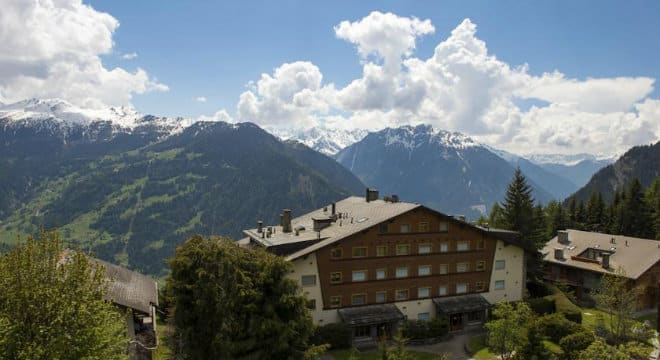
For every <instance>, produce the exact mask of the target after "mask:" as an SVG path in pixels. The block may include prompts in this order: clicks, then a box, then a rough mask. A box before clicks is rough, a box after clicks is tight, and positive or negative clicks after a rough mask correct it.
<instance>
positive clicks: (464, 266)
mask: <svg viewBox="0 0 660 360" xmlns="http://www.w3.org/2000/svg"><path fill="white" fill-rule="evenodd" d="M468 271H470V263H458V264H456V272H459V273H464V272H468Z"/></svg>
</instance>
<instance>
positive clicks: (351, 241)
mask: <svg viewBox="0 0 660 360" xmlns="http://www.w3.org/2000/svg"><path fill="white" fill-rule="evenodd" d="M406 228H407V230H408V232H402V230H404V231H405V230H406ZM465 242H467V249H465V250H464V249H459V248H458V247H459V244H461V245H463V246H464V244H465ZM443 244H445V245H443ZM405 245H408V254H407V255H398V254H397V249H398V250H399V252H400V253H401V252H402V251H401V250H403V247H400V246H405ZM496 245H497V240H496V239H494V238H491V237H488V236H487V235H485V234H484V233H483V232H481V231H480V230H478V229H476V228H474V227H472V226H470V225H468V224H465V223H463V222H460V221H456V220H454V219H451V218H449V217H446V216H444V215H442V214H438V213H436V212H433V211H431V210H429V209H426V208H417V209H414V210H411V211H409V212H407V213H404V214H402V215H399V216H397V217H395V218H393V219H391V220H389V221H388V222H387V223H386V226H385V225H377V226H374V227H372V228H369V229H367V230H365V231H362V232H361V233H357V234H354V235H352V236H350V237H348V238H346V239H342V240H340V241H338V242H337V243H335V244H333V245H331V246H328V247H325V248H322V249H320V250H319V251H318V252H317V261H318V269H319V276H320V279H319V280H320V285H321V291H322V296H323V303H324V309H332V308H338V307H347V306H359V305H366V304H376V303H383V302H385V303H389V302H395V301H406V300H417V299H421V298H420V297H418V291H419V289H420V288H422V289H425V288H428V296H424V297H423V298H434V297H439V296H440V287H441V286H445V287H446V296H452V295H457V293H456V290H457V289H456V285H457V284H465V285H466V289H465V290H466V292H465V293H464V294H471V293H480V292H488V290H489V286H490V280H491V279H490V275H491V270H492V267H493V266H494V264H493V262H494V255H495V247H496ZM444 246H446V249H445V248H444ZM383 247H384V248H383ZM420 248H421V249H422V250H423V251H424V250H428V251H429V252H428V253H423V254H420ZM383 249H384V250H383ZM445 250H446V251H445ZM339 252H341V256H337V255H339V254H338V253H339ZM354 255H355V256H354ZM441 265H442V267H444V266H446V273H445V274H442V273H441ZM420 266H422V267H424V266H428V267H430V269H429V268H423V269H422V270H430V274H429V275H424V276H420V275H419V274H418V271H419V270H420ZM399 267H407V269H408V274H407V276H406V277H402V278H396V274H397V268H399ZM466 267H467V268H466ZM380 269H385V271H386V273H385V274H386V275H385V279H377V272H378V270H380ZM458 270H465V271H464V272H457V271H458ZM355 271H358V272H360V271H366V277H365V279H364V280H363V281H353V273H354V272H355ZM336 273H341V281H337V275H336ZM333 280H334V281H333ZM401 290H408V296H407V298H401V297H397V292H399V295H402V294H401V293H400V291H401ZM424 291H426V290H424ZM383 292H384V294H385V296H384V298H383V295H382V293H383ZM423 295H424V294H423ZM377 297H378V299H377ZM356 300H357V302H356Z"/></svg>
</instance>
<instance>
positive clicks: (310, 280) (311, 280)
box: [300, 275, 316, 286]
mask: <svg viewBox="0 0 660 360" xmlns="http://www.w3.org/2000/svg"><path fill="white" fill-rule="evenodd" d="M300 283H301V284H302V286H315V285H316V275H303V276H302V277H301V278H300Z"/></svg>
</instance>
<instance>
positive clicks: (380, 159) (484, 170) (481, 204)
mask: <svg viewBox="0 0 660 360" xmlns="http://www.w3.org/2000/svg"><path fill="white" fill-rule="evenodd" d="M336 159H337V161H338V162H340V163H341V164H342V165H344V166H345V167H346V168H347V169H349V170H351V171H352V172H353V173H354V174H355V175H357V176H358V177H359V178H360V179H361V180H362V181H363V182H364V183H365V184H368V185H369V186H374V187H376V188H378V189H379V190H380V191H381V192H382V193H385V194H388V193H394V194H398V195H399V196H401V197H402V198H403V199H406V200H409V201H417V202H422V203H424V204H427V205H429V206H432V207H435V208H437V209H439V210H441V211H445V212H448V213H461V214H466V215H470V216H471V217H476V216H478V215H479V214H480V213H483V212H486V211H487V210H490V207H491V206H492V204H493V203H495V202H497V201H500V200H502V198H503V197H504V193H505V191H506V187H507V185H508V183H509V182H510V181H511V179H512V177H513V172H514V168H513V167H512V166H511V165H510V164H509V163H508V162H507V161H505V160H504V159H502V158H500V157H499V156H498V155H495V154H494V153H493V152H491V151H490V150H489V149H488V148H486V147H484V146H483V145H481V144H479V143H477V142H475V141H473V140H472V139H470V138H469V137H467V136H465V135H462V134H460V133H451V132H447V131H441V130H440V131H436V130H434V129H433V128H432V127H430V126H428V125H419V126H416V127H412V126H404V127H401V128H397V129H385V130H382V131H379V132H375V133H370V134H369V135H367V136H366V137H365V138H364V139H363V140H361V141H359V142H357V143H355V144H353V145H351V146H349V147H347V148H346V149H344V150H342V151H340V152H339V153H338V154H337V155H336ZM531 183H532V186H533V187H534V195H535V197H536V198H537V199H538V200H539V201H541V202H547V201H548V200H549V199H550V198H551V195H550V194H548V193H547V192H546V191H544V190H543V189H542V188H541V187H539V186H538V185H536V184H533V182H531Z"/></svg>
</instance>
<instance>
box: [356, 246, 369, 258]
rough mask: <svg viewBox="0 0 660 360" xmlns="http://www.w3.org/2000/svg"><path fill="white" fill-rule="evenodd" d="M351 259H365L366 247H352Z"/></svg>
mask: <svg viewBox="0 0 660 360" xmlns="http://www.w3.org/2000/svg"><path fill="white" fill-rule="evenodd" d="M353 257H354V258H357V257H367V248H366V246H360V247H354V248H353Z"/></svg>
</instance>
